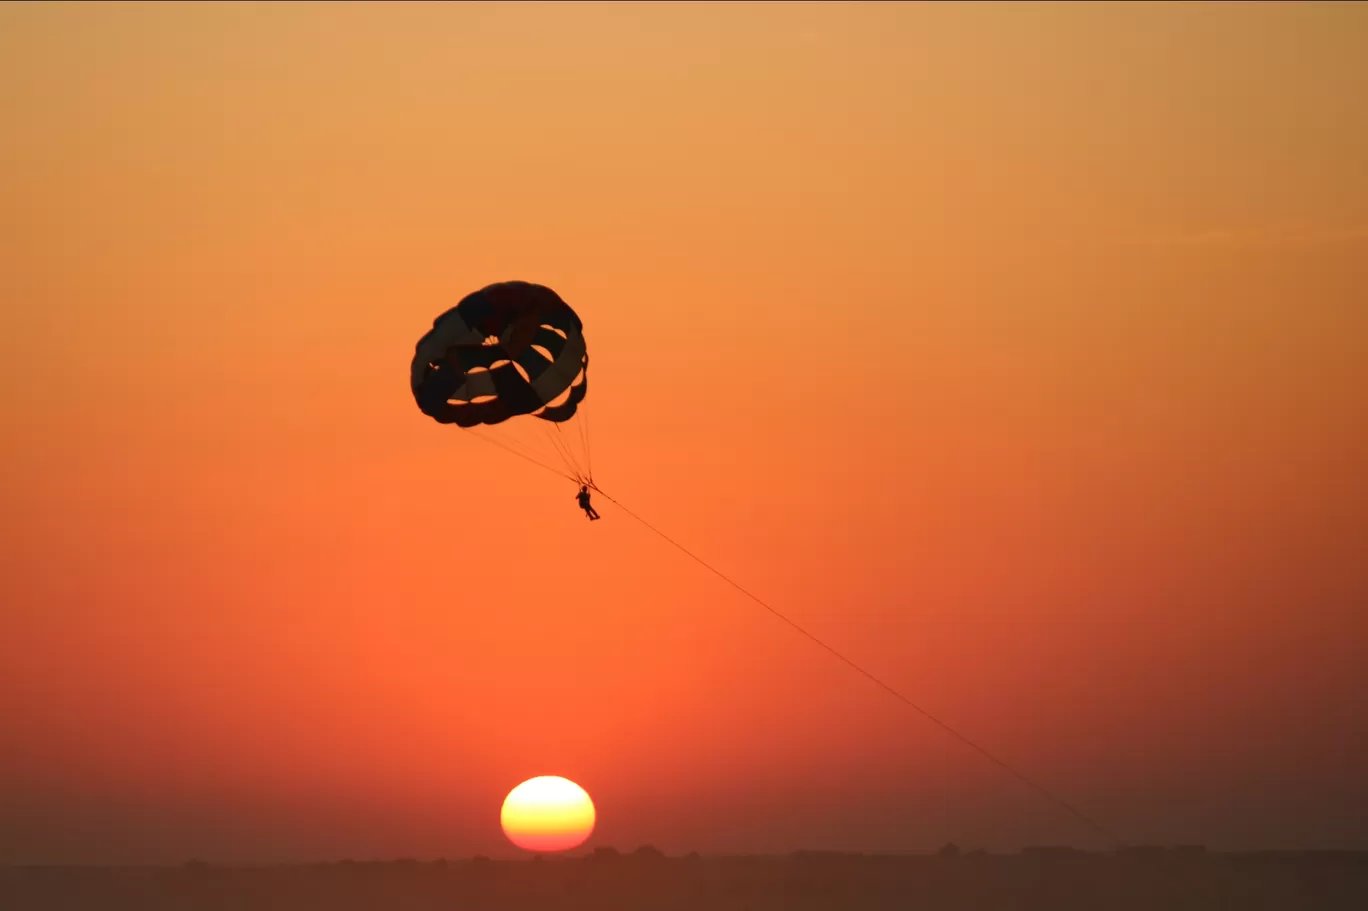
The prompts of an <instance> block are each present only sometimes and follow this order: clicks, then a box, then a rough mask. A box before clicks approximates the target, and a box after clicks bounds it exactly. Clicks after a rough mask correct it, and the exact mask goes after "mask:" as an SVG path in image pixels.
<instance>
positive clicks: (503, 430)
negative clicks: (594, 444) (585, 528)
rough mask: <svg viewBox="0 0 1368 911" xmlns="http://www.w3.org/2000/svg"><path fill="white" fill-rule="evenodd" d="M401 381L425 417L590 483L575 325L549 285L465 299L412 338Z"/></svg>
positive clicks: (500, 289) (584, 374) (497, 287)
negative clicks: (405, 379) (405, 378)
mask: <svg viewBox="0 0 1368 911" xmlns="http://www.w3.org/2000/svg"><path fill="white" fill-rule="evenodd" d="M410 385H411V386H412V389H413V398H414V400H415V401H416V402H417V403H418V407H419V408H420V409H422V411H423V413H424V414H426V415H428V416H429V417H431V418H432V419H433V420H435V421H437V422H439V423H442V424H455V425H456V426H458V427H462V428H466V429H469V430H477V431H481V434H480V435H481V436H483V437H484V438H485V439H486V440H488V441H489V442H492V443H494V444H495V445H497V446H501V447H502V448H504V449H508V450H509V451H511V452H514V453H515V454H517V455H520V456H522V457H523V458H526V459H529V460H530V461H533V462H536V463H537V464H539V465H542V467H544V468H547V469H549V470H551V471H555V472H557V473H559V474H562V475H563V476H565V477H567V478H569V479H571V480H574V481H576V482H578V483H581V484H589V485H591V486H592V484H593V473H592V471H591V466H590V462H589V435H588V416H587V414H586V413H585V410H584V409H585V397H586V396H587V395H588V393H589V352H588V348H587V346H586V343H585V339H584V324H583V323H582V322H581V320H580V318H579V315H578V314H577V313H575V311H574V310H573V309H572V308H571V307H570V305H569V304H567V303H566V302H565V301H563V300H562V299H561V297H560V295H558V294H556V292H555V291H552V290H551V289H550V288H547V287H545V286H543V285H537V284H533V283H531V282H523V281H508V282H499V283H496V284H492V285H487V286H486V287H484V288H481V289H480V290H479V291H475V292H473V293H471V294H468V295H466V296H465V297H464V298H462V300H461V301H460V303H458V304H457V305H456V306H455V307H452V308H451V309H450V310H448V311H447V312H445V313H443V314H442V315H441V316H439V317H437V319H436V320H434V321H433V324H432V329H431V331H429V332H428V333H427V334H426V335H424V336H423V337H422V338H421V339H419V340H418V345H417V347H416V349H415V351H414V356H413V364H412V371H411V377H410ZM529 425H530V426H529ZM496 426H497V427H498V429H497V432H495V428H496ZM567 428H569V432H567ZM557 459H558V460H559V461H560V463H561V465H562V468H556V467H554V466H553V465H552V464H548V463H549V462H551V461H555V460H557Z"/></svg>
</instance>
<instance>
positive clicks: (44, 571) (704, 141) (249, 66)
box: [0, 3, 1368, 862]
mask: <svg viewBox="0 0 1368 911" xmlns="http://www.w3.org/2000/svg"><path fill="white" fill-rule="evenodd" d="M1366 40H1368V7H1365V6H1363V5H1359V4H1332V3H1326V4H1314V3H1312V4H1251V5H1237V4H1219V5H1218V4H1211V5H1197V4H1191V5H1162V6H1161V5H1154V6H1143V5H1125V6H1120V5H1106V6H1103V5H1096V6H1087V5H1078V4H1065V5H1029V4H1021V5H1011V6H1007V5H996V4H986V3H985V4H961V5H950V4H945V5H895V4H876V5H862V4H853V3H852V4H839V5H837V4H833V5H809V4H800V5H783V4H754V5H752V4H735V5H730V4H729V5H715V4H679V5H673V4H660V5H618V4H605V5H583V6H577V5H572V4H553V5H536V4H527V5H512V4H509V5H503V4H488V5H485V4H453V5H437V4H423V5H420V4H413V5H384V6H381V5H332V4H307V5H283V4H272V5H265V4H240V5H238V4H233V5H211V4H202V5H201V4H197V5H193V6H191V5H116V4H102V5H99V6H96V5H77V4H67V5H45V4H7V5H4V6H2V7H0V115H3V116H0V199H3V205H0V213H2V215H0V301H3V307H2V308H0V320H3V322H2V323H0V330H2V331H0V370H2V371H3V374H0V408H3V411H2V412H0V413H3V415H4V417H5V420H4V423H3V425H2V426H0V507H2V508H0V862H19V861H34V862H46V861H123V860H136V861H180V860H184V859H185V858H186V857H189V856H202V857H207V858H209V859H225V860H231V859H249V860H260V859H266V860H272V859H319V858H322V859H328V858H338V857H343V856H353V857H364V856H380V857H392V856H401V855H411V856H421V857H434V856H439V855H446V856H451V857H455V856H462V855H468V854H470V853H473V852H476V851H482V852H485V853H491V854H494V853H509V852H511V851H512V850H513V849H512V848H511V847H510V846H508V845H507V844H506V842H505V841H504V839H503V837H502V835H501V833H500V831H499V817H498V810H499V806H500V802H501V801H502V799H503V796H504V794H506V793H507V791H508V789H509V788H511V787H512V786H513V785H514V784H516V783H518V782H519V781H522V780H523V779H525V778H528V777H531V776H533V775H539V774H555V775H564V776H566V777H569V778H571V779H573V780H575V781H577V782H578V783H580V784H582V785H583V786H584V787H585V788H587V789H588V790H589V792H590V793H591V794H592V795H593V796H594V798H595V801H596V802H597V804H598V808H599V824H598V829H597V830H596V832H595V834H594V839H593V843H595V844H616V845H618V846H619V847H622V848H631V847H635V846H636V845H637V844H640V843H643V842H652V843H654V844H656V845H658V846H660V847H661V848H663V849H665V850H667V851H671V852H675V851H688V850H693V849H697V850H701V851H705V852H708V851H741V850H746V851H787V850H792V849H795V848H837V849H851V850H924V849H928V848H934V847H936V846H938V845H939V844H941V843H942V842H944V841H945V840H947V839H954V840H955V841H957V842H959V843H961V844H964V845H970V846H972V845H986V846H989V847H991V848H1013V847H1015V846H1017V845H1019V844H1022V843H1030V842H1065V841H1067V842H1072V843H1075V844H1080V845H1088V846H1095V845H1097V842H1096V841H1095V840H1093V839H1092V838H1091V836H1090V834H1089V833H1088V831H1087V830H1086V829H1082V828H1081V827H1080V826H1079V825H1078V824H1077V823H1076V822H1074V821H1073V820H1071V819H1069V818H1068V817H1067V816H1062V815H1061V814H1060V813H1059V812H1058V811H1056V810H1054V809H1052V808H1051V807H1050V806H1048V805H1046V804H1043V803H1042V802H1041V801H1040V800H1039V799H1038V798H1036V797H1034V796H1033V795H1031V794H1030V793H1028V792H1024V791H1023V790H1022V789H1021V788H1020V787H1019V786H1018V785H1016V784H1015V783H1013V782H1011V781H1010V780H1006V779H1004V778H1003V776H1002V775H1001V774H1000V773H998V772H996V771H994V770H993V769H992V768H991V767H990V766H988V765H986V764H985V763H984V762H983V761H982V760H980V759H977V758H975V756H974V755H973V754H971V753H968V752H966V751H965V750H964V749H962V748H960V747H957V746H954V745H952V744H950V743H949V742H948V741H947V740H946V739H945V738H944V737H943V736H941V735H940V734H939V733H937V732H936V731H935V730H934V729H933V728H931V727H929V726H928V725H927V724H926V723H925V722H924V721H922V720H921V719H919V718H918V717H916V716H915V715H913V714H912V713H910V712H909V711H907V710H906V708H905V707H903V706H900V705H899V704H898V703H896V702H895V701H894V700H892V699H891V698H889V697H888V696H887V695H886V694H883V693H881V692H880V691H879V690H878V689H876V688H875V687H873V686H872V685H871V684H869V683H868V681H866V680H863V679H862V678H860V677H859V676H858V675H857V674H855V673H854V672H852V671H851V670H850V669H849V668H847V667H844V666H843V665H841V664H840V663H839V662H837V661H835V660H834V659H832V658H831V657H830V656H829V655H826V654H824V653H823V652H822V651H821V650H820V649H818V648H816V647H815V646H813V645H812V644H811V643H810V642H807V641H806V640H804V639H802V638H801V637H799V636H798V635H796V634H795V633H793V631H792V630H790V629H788V628H787V627H785V626H784V625H783V624H782V623H781V622H779V621H777V620H776V619H775V618H773V617H771V616H769V615H767V614H766V613H764V611H763V610H761V609H760V608H758V607H756V606H755V605H754V604H752V603H749V602H747V601H746V600H745V599H743V598H742V597H740V596H739V595H737V594H736V593H735V592H734V591H732V590H730V589H729V588H728V587H727V586H725V584H723V583H722V582H720V581H719V580H717V579H716V578H715V577H712V576H710V575H709V574H707V573H706V571H704V570H702V569H701V568H699V567H698V566H697V565H696V564H693V563H692V562H691V561H689V560H688V559H687V558H686V557H684V556H682V555H681V554H679V553H678V552H677V551H673V550H671V549H670V548H669V547H668V545H666V544H664V543H663V542H662V541H660V540H659V539H658V538H655V537H654V536H652V535H651V534H650V533H649V532H648V531H646V530H645V529H643V528H642V527H641V526H639V525H637V524H635V523H634V522H632V521H631V520H630V519H629V518H628V517H627V516H625V515H624V514H622V513H621V512H619V511H617V510H615V509H614V508H613V507H612V506H611V504H606V503H604V504H600V507H599V508H600V510H601V511H602V512H603V513H604V516H605V521H603V522H599V523H595V524H594V525H593V526H590V525H589V524H588V523H586V522H585V521H584V519H583V516H582V515H581V514H580V513H579V512H578V511H577V509H576V508H575V505H574V503H573V500H572V494H573V489H572V488H571V486H570V485H569V484H568V483H566V482H563V481H558V480H557V479H556V478H554V477H552V476H551V475H549V474H545V473H542V472H540V471H538V470H537V469H535V468H532V467H530V466H527V465H526V464H524V463H521V462H519V461H518V460H517V459H515V458H514V457H512V456H509V455H506V454H504V453H501V452H499V451H497V450H494V449H492V448H488V447H485V446H482V445H480V444H479V443H478V442H477V441H474V440H472V439H471V438H470V437H469V436H467V435H465V434H463V433H462V432H461V431H458V430H456V429H455V428H452V427H442V426H439V425H437V424H435V423H434V422H432V421H431V420H429V419H428V418H426V417H424V416H423V415H422V414H421V413H419V412H418V410H417V408H416V407H415V405H414V403H413V399H412V397H411V395H410V393H409V390H408V388H407V377H408V366H409V359H410V357H411V356H412V352H413V345H414V343H415V342H416V341H417V339H418V337H419V336H420V335H421V334H422V333H423V332H425V331H426V330H427V328H428V327H429V326H430V324H431V321H432V319H433V317H434V316H436V315H437V314H438V313H440V312H442V311H443V310H445V309H447V308H448V307H450V306H452V305H453V304H454V303H455V302H456V301H457V300H459V298H460V297H461V296H463V295H464V294H466V293H468V292H469V291H471V290H474V289H475V288H478V287H480V286H482V285H484V284H487V283H489V282H492V281H501V280H505V279H510V278H519V279H525V280H530V281H536V282H541V283H544V284H547V285H550V286H551V287H553V288H555V289H556V290H557V291H559V292H560V293H561V295H562V296H563V297H564V298H565V299H566V300H567V301H569V302H570V303H571V305H572V306H574V307H575V308H576V309H577V310H578V312H579V313H580V314H581V316H582V317H583V318H584V320H585V324H586V335H587V338H588V340H589V350H590V354H591V357H592V365H593V366H592V370H591V379H592V384H591V387H590V388H591V392H590V396H589V413H590V415H591V420H592V438H593V454H594V469H595V474H596V476H597V479H598V481H599V483H600V484H601V486H602V487H603V488H604V489H605V490H607V491H609V492H611V493H613V494H614V496H616V497H617V498H618V499H621V500H622V501H623V502H624V503H626V504H627V505H629V506H630V507H631V508H632V509H633V510H634V511H636V512H638V513H640V514H641V515H643V516H645V517H647V518H648V519H650V520H651V521H652V522H654V523H656V524H657V525H658V526H659V527H661V528H662V529H664V530H666V531H667V532H668V533H670V534H671V535H673V536H675V537H676V538H677V539H679V540H680V541H682V542H684V543H685V544H686V545H687V546H689V547H691V548H694V549H695V550H696V551H697V552H699V553H700V554H702V555H703V556H705V557H706V558H707V559H709V560H711V561H713V562H714V563H715V564H716V565H717V566H718V567H719V568H721V569H722V570H724V571H725V572H728V573H730V574H732V575H733V576H734V577H735V578H736V579H737V580H738V581H740V582H741V583H742V584H744V585H747V586H749V587H750V588H752V589H753V590H754V591H756V592H757V593H759V594H761V595H762V596H763V597H766V598H768V599H769V600H770V601H771V603H773V604H775V605H776V606H778V607H779V608H780V609H781V610H783V611H785V612H786V613H787V614H788V615H789V616H791V617H792V618H793V619H794V620H796V621H797V622H799V623H801V624H803V625H805V626H806V627H807V628H809V629H811V630H812V631H813V632H815V633H817V634H818V635H821V636H823V637H824V638H826V639H827V640H828V641H829V642H831V643H832V644H833V645H834V646H836V647H837V648H839V649H841V650H842V651H844V652H845V653H846V654H848V655H850V656H851V657H852V658H854V659H855V660H857V661H859V662H861V663H862V664H863V665H865V666H866V667H868V668H869V669H870V670H871V671H873V672H874V673H876V674H879V675H880V676H882V677H883V678H884V679H886V680H888V682H889V683H891V684H892V685H894V686H896V687H898V688H900V689H901V690H902V691H903V692H905V693H907V694H909V695H910V696H912V697H913V698H915V699H918V700H920V701H921V702H922V703H923V704H924V705H926V707H927V708H929V709H930V710H932V711H933V712H936V713H937V714H939V715H940V716H942V717H944V718H946V719H947V720H950V721H951V722H952V723H954V724H956V725H958V726H959V727H960V728H961V729H962V730H964V731H965V732H966V733H967V734H969V736H971V737H974V738H976V739H978V740H980V741H982V742H984V743H986V744H988V745H990V747H992V748H993V749H995V750H996V751H997V752H998V753H1000V754H1001V755H1003V756H1004V757H1006V758H1007V759H1008V760H1009V761H1011V762H1013V763H1015V764H1016V765H1017V766H1019V767H1021V768H1022V769H1024V770H1026V771H1027V772H1028V773H1029V774H1031V775H1033V776H1034V777H1036V778H1038V779H1040V780H1041V781H1043V782H1045V783H1047V784H1048V785H1049V786H1050V787H1052V788H1054V789H1055V790H1057V791H1059V792H1060V793H1061V794H1063V795H1065V796H1066V797H1068V798H1069V799H1071V800H1073V801H1075V802H1076V803H1078V804H1080V805H1081V806H1083V807H1085V808H1086V809H1087V810H1088V811H1089V812H1091V813H1092V814H1093V815H1095V816H1097V817H1099V818H1101V819H1102V820H1104V821H1105V822H1106V824H1108V825H1109V826H1110V827H1112V828H1113V829H1115V830H1118V831H1119V832H1121V833H1122V834H1124V835H1126V836H1127V837H1128V838H1130V839H1131V840H1134V841H1141V842H1143V841H1147V840H1150V841H1169V842H1174V841H1187V842H1205V843H1208V844H1210V845H1214V846H1217V847H1249V846H1260V847H1297V846H1357V847H1368V827H1366V826H1365V820H1368V814H1366V813H1364V812H1362V810H1363V807H1364V806H1365V805H1368V790H1366V789H1365V786H1364V783H1363V779H1362V774H1361V773H1362V769H1363V768H1364V767H1365V766H1368V728H1365V725H1364V721H1363V719H1364V713H1363V711H1362V701H1363V699H1364V697H1365V692H1368V670H1365V668H1366V667H1368V621H1365V615H1364V611H1363V607H1364V604H1365V601H1366V600H1368V563H1366V562H1365V560H1364V553H1365V552H1368V550H1366V548H1365V546H1366V545H1368V475H1365V473H1364V471H1363V466H1364V465H1365V464H1368V357H1366V355H1368V307H1365V305H1364V301H1365V300H1368V293H1365V292H1366V291H1368V265H1365V264H1368V178H1366V177H1365V171H1364V169H1363V166H1362V163H1363V162H1364V161H1368V108H1366V107H1365V106H1364V104H1363V101H1362V86H1364V85H1368V57H1365V55H1364V54H1363V53H1362V49H1363V47H1364V46H1365V41H1366Z"/></svg>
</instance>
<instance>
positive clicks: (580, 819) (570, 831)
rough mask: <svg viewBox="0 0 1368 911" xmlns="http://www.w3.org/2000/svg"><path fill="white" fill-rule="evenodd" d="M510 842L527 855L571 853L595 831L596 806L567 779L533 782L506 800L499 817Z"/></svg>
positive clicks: (545, 778)
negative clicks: (572, 849) (542, 852)
mask: <svg viewBox="0 0 1368 911" xmlns="http://www.w3.org/2000/svg"><path fill="white" fill-rule="evenodd" d="M499 817H500V818H499V821H500V823H501V824H502V825H503V830H504V834H505V835H507V836H508V840H509V841H511V842H513V844H515V845H517V846H518V847H520V848H523V849H524V850H527V851H568V850H569V849H571V848H575V847H578V846H579V845H582V844H584V841H585V839H587V838H588V837H589V835H590V834H591V833H592V832H593V831H594V802H593V801H592V800H590V799H589V795H588V794H587V793H585V790H584V788H581V787H580V786H579V785H577V784H575V783H574V782H573V781H570V780H569V779H566V778H561V777H559V776H556V775H543V776H540V777H538V778H529V779H528V780H527V781H524V782H523V783H522V784H520V785H518V786H517V787H516V788H514V789H513V790H512V791H509V792H508V796H507V797H505V798H504V803H503V810H502V812H501V813H500V814H499Z"/></svg>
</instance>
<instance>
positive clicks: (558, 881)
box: [0, 845, 1368, 911]
mask: <svg viewBox="0 0 1368 911" xmlns="http://www.w3.org/2000/svg"><path fill="white" fill-rule="evenodd" d="M0 908H3V909H5V911H58V909H60V911H73V909H74V911H79V909H86V908H89V909H99V911H124V909H128V911H133V909H137V911H184V909H194V911H237V909H242V911H249V909H250V911H314V909H318V911H358V909H363V908H364V909H385V911H390V909H393V911H436V909H442V911H452V909H458V908H479V909H490V911H501V909H508V911H523V909H526V911H533V909H536V911H545V909H561V908H564V909H584V911H589V909H601V911H616V909H620V911H653V909H661V911H664V909H671V911H690V909H700V911H730V909H741V908H746V909H753V911H768V909H774V911H801V909H819V908H820V909H832V911H866V909H870V911H872V909H891V908H907V909H918V911H951V909H954V911H993V909H1004V911H1005V909H1012V911H1035V909H1039V911H1071V909H1080V911H1081V909H1090V911H1091V909H1099V911H1101V909H1105V911H1138V909H1154V911H1161V909H1162V911H1187V909H1213V908H1222V909H1241V911H1243V909H1248V911H1322V909H1323V911H1341V909H1343V911H1363V909H1365V908H1368V853H1356V852H1335V851H1323V852H1305V853H1290V852H1289V853H1256V854H1216V853H1210V852H1206V851H1204V850H1202V849H1201V848H1200V846H1183V847H1178V848H1165V847H1142V848H1132V849H1128V850H1126V851H1123V852H1118V853H1116V854H1100V853H1098V854H1094V853H1087V852H1083V851H1076V850H1073V849H1068V848H1053V847H1041V848H1034V849H1027V850H1023V851H1022V852H1021V853H1019V854H989V853H986V852H983V851H981V850H975V851H970V852H967V853H961V852H960V851H959V849H958V848H957V847H955V846H954V845H947V846H946V847H945V848H942V849H941V851H940V852H939V853H937V854H934V855H862V854H841V853H833V852H813V851H799V852H795V853H793V854H791V855H787V856H749V857H707V856H700V855H699V854H697V853H696V852H695V853H690V854H689V855H687V856H685V857H682V858H672V857H667V856H666V855H665V854H663V853H662V852H660V851H659V850H657V849H656V848H654V847H652V846H650V845H643V846H641V847H639V848H637V849H636V850H635V851H633V852H631V853H630V854H622V853H620V852H618V851H617V850H615V849H613V848H611V847H606V846H605V847H599V848H596V849H595V850H593V851H592V852H591V853H589V854H587V855H584V856H577V857H558V856H545V857H541V858H540V859H537V860H491V859H489V858H487V857H479V856H477V857H475V858H472V859H470V860H447V859H439V860H435V861H420V860H414V859H409V858H404V859H400V860H395V861H379V862H364V861H356V860H345V861H341V862H338V863H333V864H307V865H297V866H261V867H226V866H216V865H213V864H211V863H207V862H205V861H202V860H196V861H193V862H190V863H187V864H183V865H180V866H175V867H153V868H147V867H140V868H132V867H125V868H120V867H4V868H0Z"/></svg>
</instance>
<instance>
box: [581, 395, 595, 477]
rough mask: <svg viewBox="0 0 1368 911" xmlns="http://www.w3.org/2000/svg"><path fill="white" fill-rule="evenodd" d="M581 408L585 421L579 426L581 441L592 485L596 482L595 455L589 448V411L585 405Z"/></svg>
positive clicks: (585, 465) (585, 464) (586, 468)
mask: <svg viewBox="0 0 1368 911" xmlns="http://www.w3.org/2000/svg"><path fill="white" fill-rule="evenodd" d="M580 408H581V410H582V413H581V415H580V416H581V417H583V418H584V421H583V422H582V423H581V424H580V425H579V430H580V440H582V441H583V442H584V467H585V470H586V471H587V472H588V473H589V481H590V483H592V482H593V480H594V453H593V451H592V450H591V449H590V448H589V411H588V409H586V408H584V406H583V405H581V406H580Z"/></svg>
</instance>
